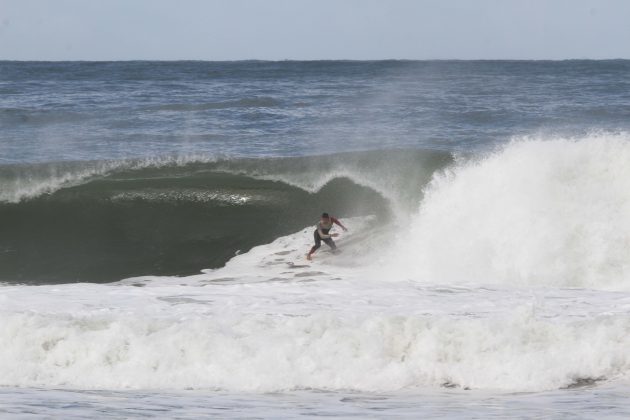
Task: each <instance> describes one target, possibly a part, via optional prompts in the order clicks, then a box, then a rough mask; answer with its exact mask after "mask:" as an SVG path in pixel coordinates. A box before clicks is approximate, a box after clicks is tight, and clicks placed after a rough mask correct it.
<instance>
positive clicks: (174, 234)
mask: <svg viewBox="0 0 630 420" xmlns="http://www.w3.org/2000/svg"><path fill="white" fill-rule="evenodd" d="M450 161H451V157H450V154H447V153H442V152H430V151H414V152H411V151H390V152H357V153H345V154H340V155H323V156H312V157H303V158H275V159H231V160H230V159H217V158H216V157H204V156H196V157H193V156H175V157H162V158H156V159H144V160H135V161H105V162H61V163H48V164H36V165H6V166H3V167H0V184H1V185H3V186H4V187H5V188H3V197H2V198H3V199H4V203H1V204H0V230H2V232H3V235H2V238H0V279H1V280H3V281H11V282H26V283H33V282H36V283H39V282H44V283H45V282H77V281H114V280H119V279H121V278H124V277H130V276H137V275H142V274H161V275H174V274H179V275H186V274H191V273H194V272H198V271H199V270H200V269H202V268H214V267H220V266H222V265H223V264H224V263H225V262H226V261H227V260H229V258H231V257H232V256H233V255H234V253H235V252H237V251H239V252H241V251H247V250H248V249H250V248H251V247H252V246H254V245H259V244H263V243H268V242H270V241H272V240H273V239H274V238H276V237H278V236H280V235H286V234H288V233H290V232H292V231H295V230H297V229H300V228H302V227H304V226H306V225H311V224H313V223H314V221H315V220H317V218H318V215H319V214H320V213H321V212H322V211H324V210H327V211H330V212H332V213H333V214H337V215H340V216H354V215H365V214H375V215H378V216H379V217H380V218H381V219H382V220H383V223H385V221H386V220H392V219H393V218H395V216H394V211H395V209H398V208H399V207H400V203H401V202H404V201H405V196H407V195H408V192H407V190H406V185H407V184H408V183H409V182H415V183H417V184H422V183H426V182H428V181H429V179H430V177H431V174H432V173H433V171H434V170H435V169H436V168H440V167H443V166H444V165H446V164H448V162H450ZM405 165H406V166H407V167H409V170H408V171H406V172H405V175H404V176H403V175H402V174H400V173H398V172H396V171H395V170H394V169H393V168H403V167H405ZM413 177H415V180H413V181H412V180H411V179H410V178H413ZM396 182H398V183H399V185H395V183H396ZM394 191H400V192H401V194H400V197H396V196H395V193H394ZM419 194H420V190H419V189H416V195H415V198H413V199H409V198H407V200H408V201H410V202H417V200H418V197H419ZM69 257H70V260H69Z"/></svg>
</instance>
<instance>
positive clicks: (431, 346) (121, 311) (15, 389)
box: [0, 60, 630, 419]
mask: <svg viewBox="0 0 630 420" xmlns="http://www.w3.org/2000/svg"><path fill="white" fill-rule="evenodd" d="M323 211H327V212H330V213H332V214H333V215H335V216H337V217H339V218H340V219H341V220H342V222H343V223H344V224H346V225H347V226H348V228H349V231H348V232H347V233H346V232H340V231H339V230H337V232H339V233H340V236H339V237H338V238H337V239H336V241H337V244H338V246H339V248H340V249H341V253H340V254H332V253H331V252H330V251H329V250H328V249H327V247H326V246H325V245H324V246H323V247H322V248H321V249H320V250H319V251H318V252H317V254H315V259H314V261H312V262H308V261H306V259H305V258H304V255H305V253H306V252H307V251H308V250H309V248H310V246H311V245H312V241H313V231H314V229H315V228H314V226H315V223H316V222H317V220H318V217H319V215H320V214H321V212H323ZM628 397H630V61H624V60H611V61H580V60H573V61H557V62H551V61H371V62H360V61H347V62H344V61H319V62H317V61H315V62H292V61H286V62H259V61H244V62H54V63H49V62H8V61H0V417H6V418H42V417H43V418H46V417H48V418H85V417H99V418H100V417H104V418H107V417H111V418H136V417H148V416H158V417H164V418H166V417H168V418H199V417H203V416H212V417H221V418H296V417H317V416H337V417H344V418H385V417H387V418H432V417H433V418H436V417H440V418H453V419H455V418H507V417H509V418H572V419H573V418H585V419H586V418H606V419H613V418H619V419H622V418H628V417H629V416H630V399H629V398H628Z"/></svg>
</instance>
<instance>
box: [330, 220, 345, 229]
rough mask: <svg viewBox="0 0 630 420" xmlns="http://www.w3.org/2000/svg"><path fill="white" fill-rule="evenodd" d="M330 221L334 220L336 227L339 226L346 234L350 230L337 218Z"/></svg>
mask: <svg viewBox="0 0 630 420" xmlns="http://www.w3.org/2000/svg"><path fill="white" fill-rule="evenodd" d="M330 220H332V222H333V223H334V224H336V225H339V226H340V227H341V229H343V231H344V232H346V231H347V230H348V228H347V227H345V226H344V225H342V224H341V222H340V221H339V219H337V218H335V217H331V218H330Z"/></svg>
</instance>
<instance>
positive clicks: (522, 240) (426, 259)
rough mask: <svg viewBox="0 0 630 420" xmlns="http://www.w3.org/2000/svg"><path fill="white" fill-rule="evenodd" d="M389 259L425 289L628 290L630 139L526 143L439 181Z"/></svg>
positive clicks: (470, 162) (476, 161)
mask: <svg viewBox="0 0 630 420" xmlns="http://www.w3.org/2000/svg"><path fill="white" fill-rule="evenodd" d="M425 193H426V195H425V199H424V201H423V202H422V204H421V207H420V210H419V211H418V213H417V214H416V216H415V217H414V219H413V222H412V224H411V232H410V234H409V235H405V236H404V239H401V243H400V246H399V247H398V248H397V250H396V255H397V257H396V259H397V261H398V262H397V264H398V265H400V264H402V266H404V267H405V268H406V269H407V270H408V272H410V273H413V274H411V275H412V276H414V277H415V278H421V279H423V280H425V281H440V282H446V283H453V282H475V283H508V284H544V285H554V286H576V287H593V288H607V287H612V288H619V287H621V288H625V287H628V286H630V279H628V276H629V275H630V135H629V134H627V133H620V134H615V135H606V134H596V135H592V136H588V137H582V138H578V139H566V138H553V139H542V138H526V139H521V140H518V141H513V142H511V143H509V144H508V145H506V146H504V147H502V148H501V149H499V150H497V151H495V152H493V153H491V154H489V155H486V156H482V157H477V158H474V159H470V160H466V161H463V162H460V163H458V164H457V165H455V166H453V167H451V168H449V169H447V170H446V171H443V172H441V173H440V174H436V176H435V177H434V178H433V180H432V181H431V183H430V184H429V185H428V186H427V188H426V192H425Z"/></svg>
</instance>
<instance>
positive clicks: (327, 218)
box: [322, 213, 330, 220]
mask: <svg viewBox="0 0 630 420" xmlns="http://www.w3.org/2000/svg"><path fill="white" fill-rule="evenodd" d="M322 219H323V220H329V219H330V215H329V214H328V213H322Z"/></svg>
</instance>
